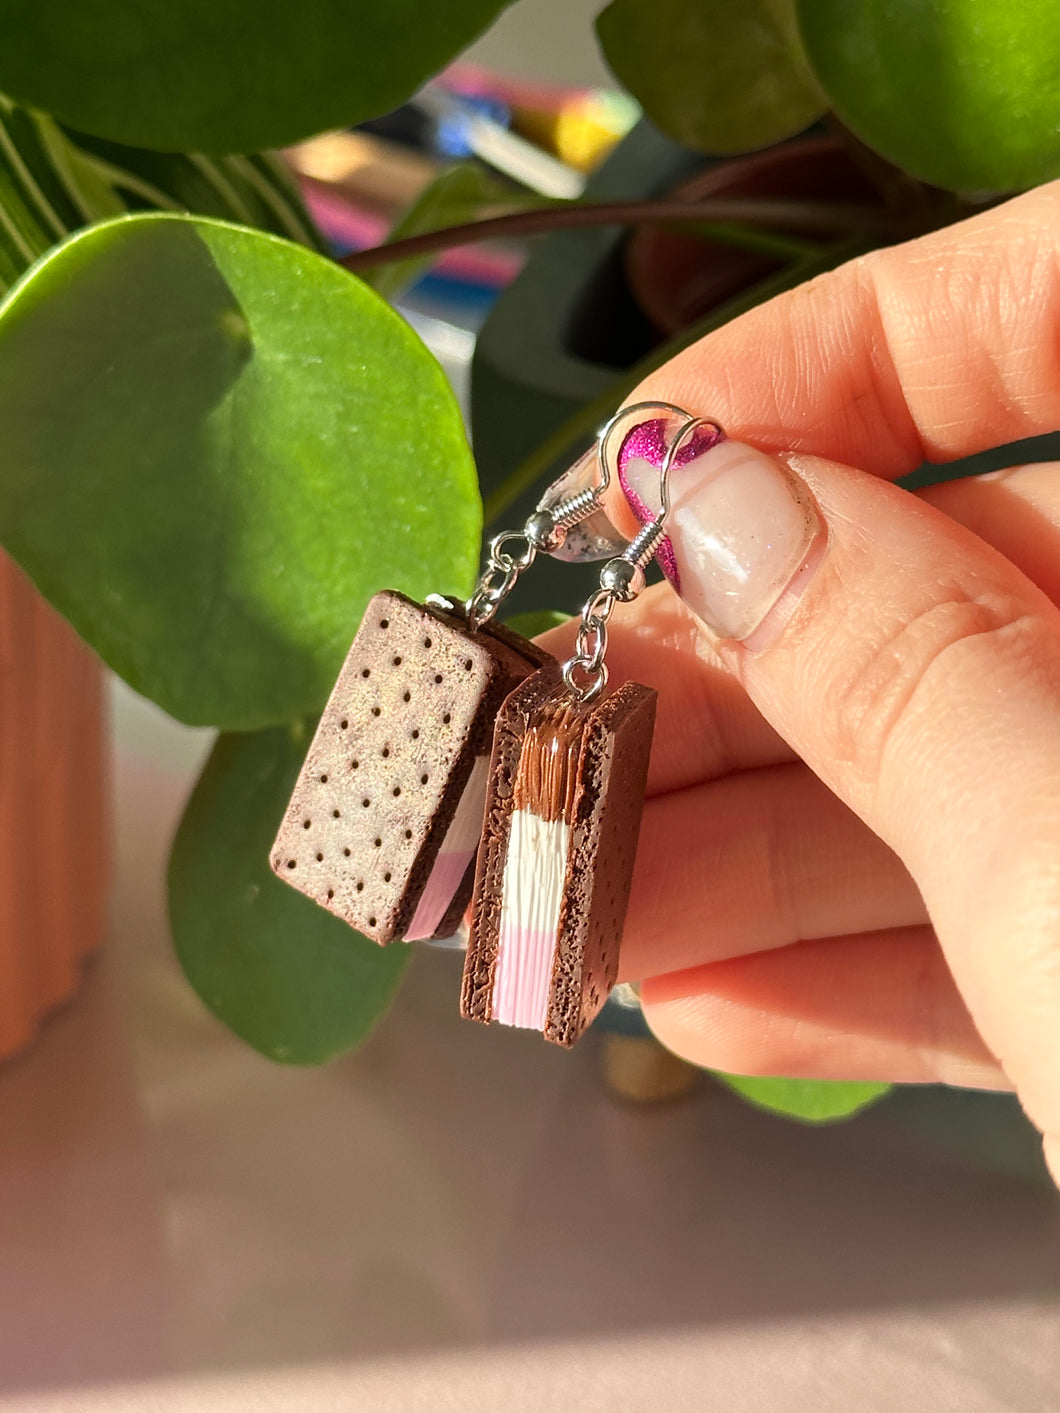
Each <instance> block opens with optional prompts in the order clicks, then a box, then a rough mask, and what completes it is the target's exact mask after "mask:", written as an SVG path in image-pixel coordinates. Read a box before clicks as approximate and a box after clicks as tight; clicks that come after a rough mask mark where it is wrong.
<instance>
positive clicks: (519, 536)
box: [465, 402, 720, 628]
mask: <svg viewBox="0 0 1060 1413" xmlns="http://www.w3.org/2000/svg"><path fill="white" fill-rule="evenodd" d="M652 415H654V416H656V417H658V416H660V415H667V416H671V417H680V418H683V419H684V425H683V426H682V427H681V429H680V431H679V433H678V436H677V439H676V441H675V442H674V443H673V445H672V446H671V447H670V448H669V450H668V453H667V457H666V461H665V463H664V465H663V467H662V470H661V472H660V500H661V503H662V509H661V511H660V514H659V516H658V517H657V518H656V521H655V522H652V525H649V526H645V527H644V529H643V530H641V531H640V532H639V534H638V535H637V536H636V537H635V538H634V539H633V540H632V541H631V542H630V544H629V545H627V547H626V549H625V550H624V551H623V552H622V555H621V556H620V557H619V559H617V560H616V559H612V560H610V561H609V565H608V566H605V572H606V569H607V568H608V567H610V566H611V565H616V566H618V565H621V564H623V563H625V562H626V561H630V556H632V560H631V561H630V562H632V563H633V564H634V566H635V570H636V572H637V573H639V576H640V579H639V582H640V587H643V571H644V567H645V566H646V565H647V564H648V562H649V561H650V559H651V558H652V555H653V554H654V553H655V550H656V548H657V546H658V543H659V541H660V540H661V539H662V535H663V531H662V521H663V519H664V518H665V515H666V512H667V511H668V509H669V504H670V500H669V475H670V468H671V466H672V464H673V459H674V456H676V455H677V453H678V452H679V451H680V449H681V447H683V446H684V445H685V442H686V440H687V438H688V437H689V436H690V435H692V433H693V432H694V431H695V429H696V428H698V427H700V426H704V425H711V426H715V427H717V423H714V422H710V420H709V419H706V418H694V417H692V416H691V414H690V413H688V412H686V411H685V410H684V409H683V408H681V407H677V406H676V405H675V404H674V403H672V402H637V403H632V404H631V405H630V406H629V407H622V408H619V410H618V411H617V412H616V413H615V414H614V415H613V416H612V417H610V418H609V419H608V420H607V422H605V423H604V425H603V427H601V428H600V431H599V432H598V434H597V438H596V463H597V467H598V477H597V480H596V481H595V482H594V484H593V485H590V486H585V487H583V488H582V489H581V490H578V491H575V492H574V493H573V494H565V493H564V491H563V489H562V487H563V482H564V481H565V480H566V479H567V475H568V474H569V473H565V474H564V476H562V477H560V479H559V481H556V482H553V484H552V486H550V487H549V489H548V490H547V491H546V492H545V494H544V495H543V496H542V498H541V500H540V501H539V502H538V504H537V509H536V510H535V511H534V512H533V514H532V515H530V516H529V517H528V518H527V521H526V524H525V525H524V526H523V528H522V530H521V531H519V530H504V531H502V532H501V533H500V534H499V535H495V536H494V537H493V539H492V540H491V541H490V543H489V550H488V554H487V558H486V566H485V568H484V569H483V571H482V576H481V578H480V579H479V582H478V585H477V586H476V588H475V591H474V593H473V594H472V595H471V597H470V598H469V599H468V601H467V603H466V605H465V612H466V613H467V616H468V620H469V622H470V624H471V626H472V627H473V628H481V627H483V626H484V625H485V624H487V623H489V622H490V621H491V619H493V618H494V617H495V616H496V614H497V612H498V610H499V609H500V606H501V604H502V603H503V602H504V600H505V599H506V598H507V597H508V595H509V594H510V593H511V591H512V590H513V589H514V588H515V585H516V584H517V583H518V581H519V579H520V577H521V576H522V575H523V574H524V573H525V572H526V571H527V570H528V569H529V568H530V566H531V565H532V564H533V563H534V561H535V560H536V559H537V556H538V555H539V554H542V553H543V554H555V553H556V551H557V550H559V549H560V547H561V546H562V545H563V543H564V541H565V539H566V537H567V532H568V531H569V530H571V529H573V527H574V526H576V525H579V524H581V522H582V521H584V520H587V519H588V518H589V517H590V516H591V515H593V514H595V512H596V511H598V510H599V509H600V508H601V506H602V502H603V498H604V494H605V492H606V491H607V489H608V488H609V486H610V485H611V480H612V463H613V459H614V458H613V454H612V453H613V450H614V441H615V437H616V434H617V433H618V431H619V430H620V429H622V428H623V427H624V426H625V425H626V424H627V423H628V422H629V421H630V420H631V419H634V418H635V419H636V420H637V421H644V420H646V419H647V418H648V417H650V416H652ZM718 430H719V431H720V428H719V429H718ZM619 446H621V443H619ZM605 552H606V551H605ZM612 572H613V574H618V575H622V574H623V573H624V572H625V571H624V570H623V569H621V568H616V569H615V570H613V571H612ZM635 581H636V574H634V576H633V578H632V579H631V580H630V584H632V583H633V582H635ZM602 583H603V578H602V576H601V584H602ZM629 587H630V585H629V584H627V585H626V588H627V590H628V588H629ZM640 587H638V588H637V589H636V591H635V592H634V593H633V594H631V595H630V597H636V594H637V593H639V592H640ZM620 597H621V595H620Z"/></svg>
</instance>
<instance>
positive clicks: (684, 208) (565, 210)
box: [340, 197, 885, 274]
mask: <svg viewBox="0 0 1060 1413" xmlns="http://www.w3.org/2000/svg"><path fill="white" fill-rule="evenodd" d="M705 221H719V222H732V221H736V222H749V223H755V224H758V225H763V226H771V227H772V226H775V227H778V228H780V229H781V230H789V231H804V232H807V233H811V234H818V235H828V234H832V235H850V234H853V233H855V232H862V233H864V232H873V231H876V232H880V233H882V232H883V230H884V229H885V218H884V216H883V215H882V214H881V212H880V211H879V209H878V208H874V207H872V206H854V205H850V204H848V203H845V202H832V201H769V200H752V199H743V198H740V197H715V198H712V199H711V200H709V201H695V202H693V201H599V202H579V203H577V204H573V203H572V204H571V205H569V206H550V207H546V208H545V209H544V210H542V209H541V208H540V207H535V208H533V209H531V210H528V211H513V212H510V213H509V214H508V215H505V216H492V217H489V218H488V219H486V220H484V221H467V222H465V223H464V224H462V225H459V226H446V227H444V228H443V229H441V230H437V231H425V232H424V233H423V234H422V235H416V236H409V237H408V238H407V239H406V240H396V241H394V242H393V244H392V245H374V246H372V247H371V248H370V249H368V250H358V251H356V252H354V254H352V255H347V256H345V257H344V258H343V260H342V261H341V262H340V263H341V264H343V265H344V266H345V267H346V269H347V270H352V271H353V272H354V274H359V273H360V272H361V271H362V270H371V269H372V268H373V267H374V266H376V265H384V264H388V263H389V262H391V261H394V260H408V259H411V258H414V257H416V256H420V255H432V254H433V253H434V252H435V251H437V250H446V249H448V248H449V247H450V246H454V245H467V244H470V243H471V242H472V241H479V240H496V239H497V238H499V237H501V236H505V237H511V236H531V235H542V234H544V233H545V232H547V231H557V230H570V229H574V228H578V227H585V226H639V225H655V224H674V225H690V224H699V223H702V222H705Z"/></svg>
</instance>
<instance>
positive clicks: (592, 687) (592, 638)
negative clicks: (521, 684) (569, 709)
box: [563, 589, 618, 702]
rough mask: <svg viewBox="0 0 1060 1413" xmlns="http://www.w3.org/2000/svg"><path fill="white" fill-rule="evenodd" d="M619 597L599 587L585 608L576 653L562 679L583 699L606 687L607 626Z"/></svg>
mask: <svg viewBox="0 0 1060 1413" xmlns="http://www.w3.org/2000/svg"><path fill="white" fill-rule="evenodd" d="M616 603H618V596H617V595H616V594H615V593H613V592H612V591H611V590H610V589H598V590H597V591H596V593H595V594H593V596H592V598H591V599H590V600H589V602H588V603H587V604H586V605H585V607H584V608H583V609H582V617H581V622H580V623H579V624H578V636H577V638H576V639H575V643H574V656H573V657H572V658H570V659H569V661H567V662H566V663H565V664H564V667H563V680H564V682H565V683H566V684H567V687H568V689H569V690H570V691H571V692H572V693H573V694H574V696H576V697H577V698H578V700H579V701H580V702H592V701H595V700H596V698H597V697H598V696H599V695H600V693H601V692H602V691H603V690H604V688H605V687H606V686H607V663H606V662H605V661H604V658H605V656H606V653H607V625H608V622H609V621H610V618H611V615H612V613H614V611H615V604H616Z"/></svg>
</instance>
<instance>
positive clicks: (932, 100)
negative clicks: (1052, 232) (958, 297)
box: [798, 0, 1060, 191]
mask: <svg viewBox="0 0 1060 1413" xmlns="http://www.w3.org/2000/svg"><path fill="white" fill-rule="evenodd" d="M798 18H799V27H800V30H801V32H802V37H803V40H804V42H805V45H806V51H807V53H808V55H809V59H810V62H811V63H812V65H813V67H814V70H815V72H816V74H817V77H818V79H819V81H820V83H821V85H822V87H823V88H824V90H825V91H826V93H827V94H828V96H829V98H830V100H831V102H832V103H833V105H834V106H835V110H836V112H837V113H838V114H839V116H840V117H841V118H842V119H843V121H844V122H845V123H846V124H847V125H848V127H850V128H851V129H852V130H853V131H854V132H855V133H856V134H857V135H858V136H859V137H860V138H861V139H862V140H863V141H864V142H866V143H867V144H868V145H869V146H870V147H873V148H875V149H876V151H877V152H880V153H882V154H883V156H884V157H887V158H889V159H890V160H891V161H892V162H894V163H896V164H897V165H898V166H899V167H902V168H904V169H905V170H906V171H907V172H910V173H912V175H913V176H916V177H919V178H921V180H923V181H928V182H933V183H934V184H935V185H937V186H942V187H949V188H950V189H952V190H954V191H976V190H984V189H987V190H1009V189H1012V188H1017V187H1029V186H1033V185H1035V184H1036V183H1038V182H1044V181H1048V180H1049V179H1050V178H1052V177H1055V176H1058V175H1060V121H1058V118H1057V114H1058V113H1060V22H1058V21H1060V16H1058V14H1057V7H1056V3H1055V0H1019V2H1018V3H1013V0H859V2H858V3H857V4H856V5H852V4H850V3H848V0H798Z"/></svg>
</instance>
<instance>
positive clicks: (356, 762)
mask: <svg viewBox="0 0 1060 1413" xmlns="http://www.w3.org/2000/svg"><path fill="white" fill-rule="evenodd" d="M607 479H608V477H607V475H604V476H602V477H601V476H599V475H597V476H594V477H592V478H590V480H589V482H588V483H587V484H585V485H583V486H580V487H578V488H577V489H576V490H573V491H571V492H569V493H568V492H567V491H565V490H563V489H559V490H554V489H553V488H550V490H549V491H547V492H546V493H545V497H544V498H543V500H542V504H541V505H540V506H539V507H538V509H537V511H535V513H534V514H533V515H532V516H531V517H530V518H529V520H527V522H526V525H525V526H524V528H523V530H522V532H518V531H506V532H505V533H504V534H501V535H498V536H497V537H496V538H495V539H494V540H493V541H492V542H491V544H490V547H489V556H488V560H487V564H486V568H485V570H484V572H483V575H482V578H481V580H480V582H479V585H478V587H477V588H476V590H475V592H474V594H473V595H472V596H471V598H470V599H469V600H468V601H467V603H466V604H461V603H459V602H458V601H456V600H452V599H447V598H442V597H439V596H436V595H432V596H431V597H429V598H428V599H427V601H426V602H425V603H423V604H419V603H415V602H413V601H412V600H411V599H408V598H406V597H405V596H404V595H403V594H399V593H394V592H391V591H386V592H383V593H379V594H376V595H375V597H374V598H373V599H371V601H370V602H369V604H368V607H367V609H366V610H365V614H364V617H363V619H362V621H361V625H360V628H359V629H358V631H357V636H356V637H355V639H354V641H353V646H352V647H351V648H350V651H349V654H348V656H347V658H346V661H345V663H344V665H343V668H342V671H341V672H340V674H339V678H338V681H337V682H336V684H335V687H334V689H333V691H332V693H331V697H330V699H329V701H328V703H327V705H326V707H325V708H324V712H323V714H322V716H321V718H320V723H319V726H318V728H317V731H316V734H315V736H314V738H313V741H312V744H311V745H310V748H309V752H308V755H307V756H306V760H305V764H304V765H303V767H302V770H301V772H300V774H299V776H298V780H297V782H296V784H295V788H294V792H293V793H292V796H291V801H290V804H289V805H288V808H287V811H286V814H285V816H284V819H283V822H282V824H281V825H280V829H279V832H278V834H277V836H276V840H275V843H274V844H273V847H272V851H271V853H270V862H271V865H272V868H273V871H274V872H275V873H276V874H277V875H278V876H279V877H280V878H282V879H284V880H285V882H287V883H290V884H291V885H292V886H293V887H295V888H297V889H299V890H300V891H301V892H303V893H305V894H307V895H308V896H309V897H310V898H312V899H314V901H315V902H317V903H319V904H320V905H321V906H322V907H325V908H327V909H328V910H329V911H330V912H332V913H335V914H336V915H337V916H339V917H341V918H342V919H343V920H344V921H346V922H348V923H349V924H350V926H351V927H354V928H356V929H357V930H358V931H359V932H362V933H364V934H365V936H367V937H370V938H372V939H373V940H375V941H376V942H379V943H387V942H393V941H396V940H398V939H405V940H408V941H412V940H415V939H425V938H434V937H449V936H451V935H452V934H453V933H454V932H455V931H456V928H457V926H458V924H459V922H460V919H461V918H462V916H463V914H464V912H465V910H466V908H467V904H468V902H469V900H470V897H471V886H472V881H473V876H474V860H475V852H476V849H477V846H478V842H479V836H480V832H481V826H482V811H483V805H484V802H485V796H486V777H487V772H488V765H489V755H490V748H491V743H492V740H493V728H494V722H495V719H496V716H497V712H498V711H499V709H500V707H501V704H502V703H503V702H504V700H505V698H506V697H507V696H508V695H509V693H510V692H512V690H513V689H515V688H516V687H518V686H519V684H520V683H521V682H523V681H524V680H526V679H527V678H529V677H530V676H531V674H534V673H536V672H537V671H538V670H539V669H541V668H542V667H545V666H547V665H552V666H553V667H554V666H555V663H554V659H553V658H552V657H551V656H550V655H549V654H548V653H546V652H545V651H544V650H543V649H541V648H538V647H536V646H535V645H534V644H533V643H531V642H529V641H528V640H527V639H525V638H522V637H520V636H519V635H518V634H515V633H512V632H510V631H509V630H508V629H506V628H504V627H502V626H500V625H498V624H497V623H496V622H495V616H496V614H497V612H498V610H499V609H500V607H501V605H502V604H503V603H504V600H505V599H506V598H507V596H508V594H509V593H510V592H511V590H512V588H513V587H514V586H515V583H516V582H517V580H518V579H519V578H520V576H521V575H522V574H523V573H525V571H526V570H527V569H529V568H530V567H531V565H532V564H533V563H534V561H535V559H536V558H537V556H538V554H540V553H546V554H552V553H555V552H556V551H557V550H559V549H560V548H561V547H562V546H563V545H564V543H565V540H566V537H567V534H568V532H569V531H570V529H571V528H572V527H573V526H576V525H578V524H579V523H581V521H583V520H585V519H586V518H588V517H590V516H592V515H593V514H594V513H595V512H596V510H597V508H598V505H599V502H600V498H601V496H602V495H603V492H604V490H605V489H606V486H607ZM546 502H547V504H546Z"/></svg>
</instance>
